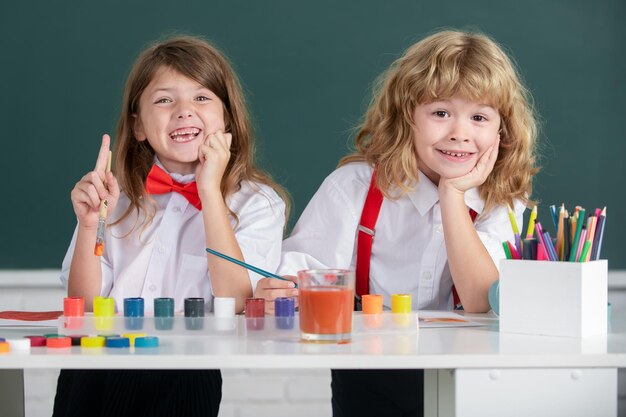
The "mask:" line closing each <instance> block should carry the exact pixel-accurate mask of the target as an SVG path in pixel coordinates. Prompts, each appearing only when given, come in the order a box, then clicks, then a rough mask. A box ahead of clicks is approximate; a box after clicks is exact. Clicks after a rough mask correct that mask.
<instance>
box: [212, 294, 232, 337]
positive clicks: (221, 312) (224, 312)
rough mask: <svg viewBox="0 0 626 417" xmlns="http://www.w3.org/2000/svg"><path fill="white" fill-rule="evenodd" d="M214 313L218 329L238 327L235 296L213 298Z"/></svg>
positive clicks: (227, 329) (221, 330)
mask: <svg viewBox="0 0 626 417" xmlns="http://www.w3.org/2000/svg"><path fill="white" fill-rule="evenodd" d="M213 314H214V315H215V330H216V331H218V332H225V331H233V330H235V328H236V327H237V322H236V318H235V299H234V298H233V297H215V298H214V299H213Z"/></svg>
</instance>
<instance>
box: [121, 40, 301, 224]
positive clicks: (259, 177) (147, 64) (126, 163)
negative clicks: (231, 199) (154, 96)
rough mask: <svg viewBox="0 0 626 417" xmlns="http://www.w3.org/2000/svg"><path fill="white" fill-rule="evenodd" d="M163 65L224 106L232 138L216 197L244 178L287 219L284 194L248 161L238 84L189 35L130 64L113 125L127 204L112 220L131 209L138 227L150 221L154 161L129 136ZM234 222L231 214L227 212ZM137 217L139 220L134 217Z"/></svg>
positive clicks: (248, 138)
mask: <svg viewBox="0 0 626 417" xmlns="http://www.w3.org/2000/svg"><path fill="white" fill-rule="evenodd" d="M163 67H166V68H169V69H172V70H174V71H176V72H178V73H180V74H182V75H184V76H186V77H189V78H190V79H192V80H194V81H196V82H198V83H199V84H201V85H202V86H203V87H206V88H208V89H209V90H211V91H212V92H213V93H215V94H216V95H217V96H218V97H219V98H220V100H221V101H222V103H223V104H224V123H225V130H226V131H227V132H230V133H231V134H232V144H231V148H230V153H231V154H230V161H229V162H228V165H227V166H226V170H225V171H224V175H223V177H222V182H221V185H220V188H221V191H222V195H223V196H224V197H226V196H227V195H229V194H231V193H234V192H236V191H237V190H239V189H240V188H241V182H242V181H244V180H250V181H253V182H258V183H261V184H266V185H269V186H270V187H272V188H273V189H274V190H275V191H276V192H277V193H278V194H279V195H280V196H281V197H282V198H283V200H284V201H285V204H286V213H285V215H286V217H287V218H288V216H289V202H290V200H289V196H288V194H287V193H286V191H285V190H284V189H283V188H282V187H280V186H279V185H277V184H276V183H275V182H274V181H273V180H272V179H271V177H270V176H269V175H268V174H266V173H264V172H263V171H261V170H260V169H259V168H257V167H256V165H255V162H254V153H255V150H254V133H253V129H252V126H251V124H250V118H249V115H248V113H247V111H246V106H245V101H244V96H243V93H242V89H241V85H240V84H239V81H238V79H237V77H236V75H235V73H234V71H233V69H232V67H231V66H230V64H229V63H228V61H227V60H226V58H225V57H224V55H222V54H221V53H220V52H219V51H218V50H217V49H216V48H215V47H213V46H211V45H210V44H209V43H207V42H206V41H204V40H202V39H200V38H196V37H192V36H181V37H175V38H171V39H168V40H165V41H163V42H159V43H156V44H154V45H152V46H151V47H149V48H148V49H146V50H145V51H143V52H142V53H141V54H140V55H139V57H138V58H137V60H136V61H135V63H134V65H133V68H132V69H131V71H130V74H129V75H128V79H127V80H126V86H125V89H124V97H123V100H122V109H121V113H120V118H119V122H118V125H117V135H116V138H117V140H116V141H115V147H114V154H115V157H114V159H115V167H116V176H117V178H118V180H119V183H120V187H121V189H122V190H124V192H125V193H126V195H127V196H128V198H129V199H130V205H129V207H128V209H127V210H126V211H125V212H124V213H123V214H122V216H121V217H120V218H119V219H117V220H116V221H115V223H119V222H121V221H122V220H123V219H125V218H126V217H127V216H129V215H130V214H131V213H132V212H133V211H135V212H136V213H137V215H139V213H140V211H142V210H143V211H144V212H145V213H146V218H145V220H144V223H143V224H144V226H145V225H147V224H149V223H150V222H151V221H152V219H153V218H154V212H153V211H151V210H147V208H148V207H147V203H146V201H147V200H149V199H148V198H146V197H147V194H146V191H145V181H146V176H147V175H148V172H149V171H150V168H151V167H152V165H153V163H154V150H153V149H152V147H151V146H150V144H149V143H148V141H147V140H144V141H138V140H137V138H135V136H134V132H133V126H134V121H135V119H134V118H135V115H137V114H138V112H139V100H140V98H141V95H142V93H143V92H144V90H145V89H146V87H147V86H148V84H150V82H151V81H152V79H153V78H154V76H155V74H156V73H157V71H158V70H159V69H161V68H163ZM231 215H232V216H234V218H235V219H237V214H236V213H233V212H231ZM138 218H139V217H138Z"/></svg>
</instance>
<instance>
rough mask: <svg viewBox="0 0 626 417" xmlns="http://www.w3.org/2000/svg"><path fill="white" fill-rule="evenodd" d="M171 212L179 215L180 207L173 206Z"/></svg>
mask: <svg viewBox="0 0 626 417" xmlns="http://www.w3.org/2000/svg"><path fill="white" fill-rule="evenodd" d="M172 210H173V211H174V213H180V207H178V206H174V208H172Z"/></svg>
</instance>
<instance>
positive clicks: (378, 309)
mask: <svg viewBox="0 0 626 417" xmlns="http://www.w3.org/2000/svg"><path fill="white" fill-rule="evenodd" d="M361 304H362V306H363V314H382V313H383V296H382V295H380V294H364V295H363V296H362V297H361Z"/></svg>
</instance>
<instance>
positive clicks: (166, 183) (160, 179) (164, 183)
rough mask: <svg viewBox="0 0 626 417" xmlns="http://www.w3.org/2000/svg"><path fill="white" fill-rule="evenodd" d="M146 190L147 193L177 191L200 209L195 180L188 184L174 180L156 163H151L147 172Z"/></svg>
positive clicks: (200, 203)
mask: <svg viewBox="0 0 626 417" xmlns="http://www.w3.org/2000/svg"><path fill="white" fill-rule="evenodd" d="M146 191H147V192H148V194H166V193H171V192H172V191H174V192H177V193H178V194H181V195H182V196H183V197H185V198H186V199H187V201H189V203H191V204H192V205H193V206H194V207H195V208H197V209H198V210H202V202H200V197H199V196H198V186H197V185H196V182H195V181H193V182H190V183H188V184H181V183H179V182H176V181H174V180H173V179H172V177H170V176H169V174H168V173H167V172H165V171H163V170H162V169H161V168H160V167H158V166H157V165H153V166H152V169H150V172H148V177H147V178H146Z"/></svg>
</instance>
